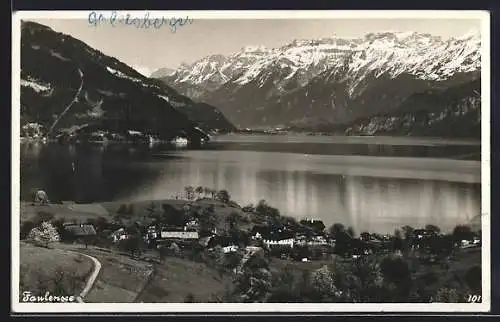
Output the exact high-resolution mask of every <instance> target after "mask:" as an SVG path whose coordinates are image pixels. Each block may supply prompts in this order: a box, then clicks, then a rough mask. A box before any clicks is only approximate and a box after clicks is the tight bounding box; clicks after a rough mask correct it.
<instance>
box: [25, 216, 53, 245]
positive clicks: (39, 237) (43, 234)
mask: <svg viewBox="0 0 500 322" xmlns="http://www.w3.org/2000/svg"><path fill="white" fill-rule="evenodd" d="M28 239H29V240H31V241H32V242H34V243H35V244H36V245H39V246H43V247H49V244H50V243H53V242H57V241H59V233H58V232H57V230H56V229H55V228H54V226H52V224H51V223H49V222H43V223H41V224H40V226H38V227H35V228H33V229H32V230H31V231H30V233H29V235H28Z"/></svg>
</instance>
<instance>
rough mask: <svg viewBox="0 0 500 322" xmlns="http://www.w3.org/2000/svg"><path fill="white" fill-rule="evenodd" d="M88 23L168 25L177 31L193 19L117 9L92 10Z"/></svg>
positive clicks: (145, 26) (159, 26)
mask: <svg viewBox="0 0 500 322" xmlns="http://www.w3.org/2000/svg"><path fill="white" fill-rule="evenodd" d="M88 23H89V25H91V26H94V27H98V26H101V25H106V24H108V25H111V26H113V27H115V26H118V25H124V26H130V27H135V28H138V29H160V28H164V27H167V28H169V29H170V31H171V32H172V33H175V32H177V29H178V28H180V27H183V26H185V25H187V24H192V23H193V19H192V18H189V17H185V18H182V17H151V15H150V13H149V12H146V13H145V14H144V15H143V16H141V17H137V16H132V15H131V14H129V13H127V14H120V13H119V12H117V11H112V12H111V13H106V14H104V13H99V12H95V11H92V12H91V13H89V16H88Z"/></svg>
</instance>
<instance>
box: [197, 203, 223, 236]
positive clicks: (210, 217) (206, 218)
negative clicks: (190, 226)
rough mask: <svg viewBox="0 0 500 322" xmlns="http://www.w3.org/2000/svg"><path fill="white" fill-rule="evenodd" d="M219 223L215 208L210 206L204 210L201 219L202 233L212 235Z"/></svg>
mask: <svg viewBox="0 0 500 322" xmlns="http://www.w3.org/2000/svg"><path fill="white" fill-rule="evenodd" d="M218 222H219V218H218V217H217V215H216V213H215V208H214V206H212V205H210V206H208V207H207V208H205V209H204V210H203V212H202V213H201V216H200V218H199V225H200V232H203V233H204V234H206V235H208V234H210V233H211V232H212V231H213V230H214V229H215V227H216V226H217V224H218Z"/></svg>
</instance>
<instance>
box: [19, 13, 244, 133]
mask: <svg viewBox="0 0 500 322" xmlns="http://www.w3.org/2000/svg"><path fill="white" fill-rule="evenodd" d="M20 85H21V122H22V124H24V123H31V122H35V123H37V124H41V125H43V126H44V128H46V129H47V130H48V132H49V134H56V133H57V131H59V130H62V129H70V128H75V127H81V126H85V125H89V126H94V127H99V128H102V129H111V128H112V129H113V130H114V131H118V132H122V131H124V130H127V129H129V130H130V129H131V130H139V131H145V132H153V133H158V134H159V135H160V136H162V137H173V136H176V135H187V136H190V137H196V136H198V137H199V136H200V135H204V133H203V132H204V131H206V130H211V129H228V130H232V129H234V127H233V126H232V125H231V124H230V123H229V122H228V121H227V119H226V118H225V117H224V116H223V115H222V113H221V112H219V111H218V110H217V109H216V108H214V107H212V106H210V105H208V104H203V103H197V102H194V101H192V100H191V99H189V98H188V97H186V96H183V95H180V94H179V93H178V92H176V91H175V90H173V89H172V88H170V87H168V86H167V85H165V84H164V83H162V82H161V81H158V80H156V79H151V78H147V77H145V76H143V75H142V74H140V73H139V72H137V71H136V70H134V69H133V68H131V67H129V66H127V65H125V64H124V63H122V62H120V61H118V60H117V59H115V58H113V57H109V56H106V55H104V54H103V53H101V52H99V51H98V50H95V49H93V48H91V47H90V46H88V45H86V44H85V43H83V42H81V41H80V40H78V39H75V38H73V37H71V36H68V35H65V34H62V33H58V32H55V31H53V30H52V29H50V28H48V27H46V26H44V25H41V24H38V23H34V22H26V21H23V22H22V24H21V84H20ZM200 127H201V128H202V129H203V130H202V131H200V130H199V128H200Z"/></svg>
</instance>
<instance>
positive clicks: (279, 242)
mask: <svg viewBox="0 0 500 322" xmlns="http://www.w3.org/2000/svg"><path fill="white" fill-rule="evenodd" d="M262 241H263V242H264V244H266V245H267V246H268V247H273V246H289V247H290V248H293V245H294V243H295V240H294V239H293V238H285V239H263V240H262Z"/></svg>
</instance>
